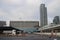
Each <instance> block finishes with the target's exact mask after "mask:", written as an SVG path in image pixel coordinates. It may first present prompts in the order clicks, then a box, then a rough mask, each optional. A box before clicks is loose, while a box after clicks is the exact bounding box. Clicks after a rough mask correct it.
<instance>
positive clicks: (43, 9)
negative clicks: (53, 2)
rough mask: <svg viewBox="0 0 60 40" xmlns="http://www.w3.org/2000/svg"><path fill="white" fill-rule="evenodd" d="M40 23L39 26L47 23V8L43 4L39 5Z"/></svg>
mask: <svg viewBox="0 0 60 40" xmlns="http://www.w3.org/2000/svg"><path fill="white" fill-rule="evenodd" d="M40 24H41V27H42V26H45V25H47V24H48V23H47V8H46V7H45V4H41V5H40Z"/></svg>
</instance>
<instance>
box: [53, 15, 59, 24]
mask: <svg viewBox="0 0 60 40" xmlns="http://www.w3.org/2000/svg"><path fill="white" fill-rule="evenodd" d="M53 23H54V24H60V18H59V16H55V17H54V19H53Z"/></svg>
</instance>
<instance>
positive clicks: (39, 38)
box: [0, 34, 60, 40]
mask: <svg viewBox="0 0 60 40" xmlns="http://www.w3.org/2000/svg"><path fill="white" fill-rule="evenodd" d="M54 39H55V40H56V39H57V40H60V37H49V36H46V35H35V34H29V35H27V36H23V37H0V40H54Z"/></svg>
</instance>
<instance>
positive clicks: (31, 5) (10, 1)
mask: <svg viewBox="0 0 60 40" xmlns="http://www.w3.org/2000/svg"><path fill="white" fill-rule="evenodd" d="M41 3H45V5H46V7H47V14H48V22H49V23H51V22H52V20H53V18H54V16H60V0H0V20H4V21H5V20H6V21H7V20H35V21H36V20H39V19H40V4H41Z"/></svg>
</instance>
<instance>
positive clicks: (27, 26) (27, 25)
mask: <svg viewBox="0 0 60 40" xmlns="http://www.w3.org/2000/svg"><path fill="white" fill-rule="evenodd" d="M38 25H39V21H10V26H12V27H15V28H18V29H20V30H24V31H33V30H35V29H34V27H35V26H38Z"/></svg>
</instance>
